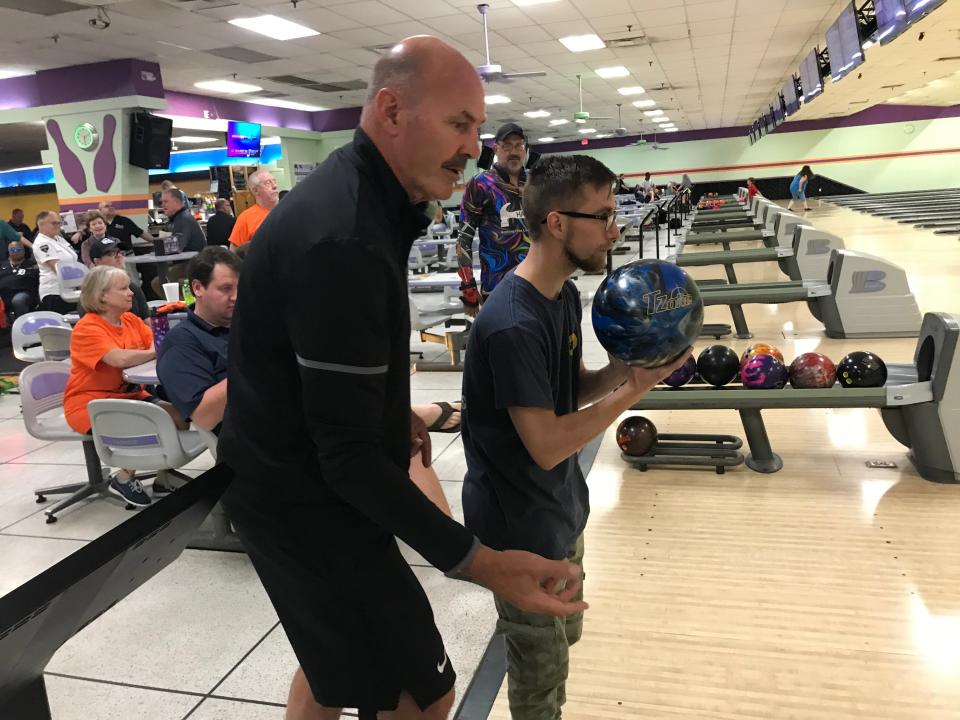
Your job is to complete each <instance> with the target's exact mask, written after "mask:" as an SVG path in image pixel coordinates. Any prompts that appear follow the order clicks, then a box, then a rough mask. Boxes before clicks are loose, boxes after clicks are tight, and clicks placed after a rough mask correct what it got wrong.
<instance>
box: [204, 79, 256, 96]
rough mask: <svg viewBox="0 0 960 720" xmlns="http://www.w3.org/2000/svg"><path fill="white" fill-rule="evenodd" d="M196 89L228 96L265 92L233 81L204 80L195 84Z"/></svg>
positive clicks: (254, 86) (253, 86)
mask: <svg viewBox="0 0 960 720" xmlns="http://www.w3.org/2000/svg"><path fill="white" fill-rule="evenodd" d="M193 86H194V87H196V88H200V89H201V90H212V91H213V92H221V93H227V94H228V95H238V94H240V93H251V92H259V91H260V90H263V88H262V87H259V86H258V85H248V84H247V83H239V82H234V81H233V80H204V81H203V82H198V83H194V84H193Z"/></svg>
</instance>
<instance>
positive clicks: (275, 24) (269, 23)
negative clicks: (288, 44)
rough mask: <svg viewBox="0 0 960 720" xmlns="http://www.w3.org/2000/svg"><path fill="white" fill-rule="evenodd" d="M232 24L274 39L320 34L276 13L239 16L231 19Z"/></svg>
mask: <svg viewBox="0 0 960 720" xmlns="http://www.w3.org/2000/svg"><path fill="white" fill-rule="evenodd" d="M230 24H231V25H236V26H237V27H241V28H243V29H244V30H250V31H251V32H255V33H260V34H261V35H266V36H267V37H270V38H273V39H274V40H296V39H297V38H305V37H312V36H314V35H319V34H320V33H318V32H317V31H316V30H312V29H310V28H308V27H306V26H305V25H300V24H299V23H295V22H291V21H290V20H284V19H283V18H282V17H277V16H276V15H261V16H260V17H251V18H237V19H236V20H231V21H230Z"/></svg>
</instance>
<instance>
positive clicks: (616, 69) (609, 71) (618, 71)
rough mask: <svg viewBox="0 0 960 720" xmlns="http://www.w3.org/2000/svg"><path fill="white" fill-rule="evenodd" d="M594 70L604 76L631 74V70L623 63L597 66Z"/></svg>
mask: <svg viewBox="0 0 960 720" xmlns="http://www.w3.org/2000/svg"><path fill="white" fill-rule="evenodd" d="M594 72H595V73H596V74H597V75H599V76H600V77H602V78H618V77H626V76H627V75H629V74H630V71H629V70H627V69H626V68H625V67H624V66H623V65H615V66H613V67H602V68H597V69H596V70H594Z"/></svg>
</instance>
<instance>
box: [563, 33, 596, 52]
mask: <svg viewBox="0 0 960 720" xmlns="http://www.w3.org/2000/svg"><path fill="white" fill-rule="evenodd" d="M560 42H561V43H562V44H563V46H564V47H565V48H566V49H567V50H569V51H570V52H586V51H587V50H602V49H603V48H605V47H606V45H605V44H604V42H603V40H601V39H600V38H599V37H597V36H596V35H594V34H593V33H590V34H589V35H570V36H569V37H564V38H560Z"/></svg>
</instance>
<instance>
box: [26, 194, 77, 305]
mask: <svg viewBox="0 0 960 720" xmlns="http://www.w3.org/2000/svg"><path fill="white" fill-rule="evenodd" d="M33 257H34V259H35V260H36V261H37V265H38V266H39V267H40V309H41V310H52V311H53V312H58V313H61V314H63V313H69V312H73V311H74V310H76V309H77V306H76V304H75V303H69V302H66V301H65V300H64V299H63V298H62V297H60V280H59V278H57V265H59V264H60V263H61V262H77V253H76V251H75V250H74V249H73V246H71V245H70V243H69V242H67V241H66V240H65V239H64V238H62V237H61V236H60V215H59V214H58V213H55V212H53V211H52V210H44V211H42V212H41V213H40V214H39V215H37V236H36V237H35V238H34V239H33Z"/></svg>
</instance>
